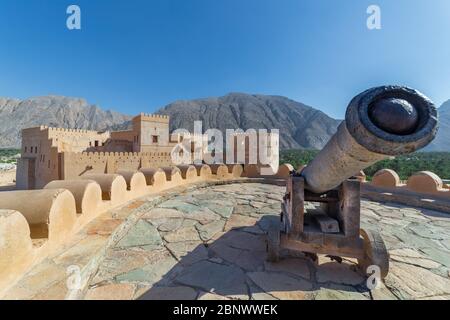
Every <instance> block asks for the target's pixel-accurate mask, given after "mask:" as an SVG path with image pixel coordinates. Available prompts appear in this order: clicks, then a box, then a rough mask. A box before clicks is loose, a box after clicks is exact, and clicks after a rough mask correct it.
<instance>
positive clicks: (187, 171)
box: [177, 165, 197, 180]
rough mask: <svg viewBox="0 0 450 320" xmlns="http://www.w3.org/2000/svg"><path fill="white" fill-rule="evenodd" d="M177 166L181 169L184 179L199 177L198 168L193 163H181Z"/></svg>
mask: <svg viewBox="0 0 450 320" xmlns="http://www.w3.org/2000/svg"><path fill="white" fill-rule="evenodd" d="M177 167H178V169H180V172H181V177H182V178H183V179H184V180H194V179H197V170H196V169H195V167H194V166H193V165H179V166H177Z"/></svg>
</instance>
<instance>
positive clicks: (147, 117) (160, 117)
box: [133, 113, 170, 123]
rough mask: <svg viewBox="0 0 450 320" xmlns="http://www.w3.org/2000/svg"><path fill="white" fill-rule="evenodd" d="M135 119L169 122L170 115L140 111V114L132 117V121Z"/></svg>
mask: <svg viewBox="0 0 450 320" xmlns="http://www.w3.org/2000/svg"><path fill="white" fill-rule="evenodd" d="M136 120H137V121H153V122H163V123H169V121H170V117H169V116H166V115H162V114H150V113H141V114H140V115H138V116H136V117H134V118H133V121H136Z"/></svg>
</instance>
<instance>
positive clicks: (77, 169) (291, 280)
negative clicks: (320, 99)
mask: <svg viewBox="0 0 450 320" xmlns="http://www.w3.org/2000/svg"><path fill="white" fill-rule="evenodd" d="M380 90H381V91H382V92H383V94H384V95H389V94H392V95H398V94H401V95H402V97H403V98H404V99H410V101H412V102H413V103H412V104H413V106H414V107H415V108H417V109H418V110H419V111H420V112H419V113H418V114H419V115H420V117H421V118H420V119H418V120H417V121H420V122H421V123H420V125H417V126H416V125H415V124H414V123H413V124H412V125H411V126H412V127H414V128H413V129H414V130H415V131H414V133H411V135H412V136H413V138H409V137H406V134H403V135H401V137H400V138H398V137H397V136H394V137H392V136H389V138H390V139H391V140H390V141H388V142H386V141H385V140H383V139H381V138H376V137H375V138H374V137H371V136H370V135H364V136H363V137H362V138H361V137H358V136H357V134H358V133H355V131H353V130H352V128H356V129H357V130H363V129H364V128H365V127H363V128H362V126H355V124H358V125H359V122H358V121H367V119H363V120H361V119H359V118H354V117H353V116H354V114H352V113H351V112H349V113H348V117H347V118H346V121H345V122H343V124H342V125H341V127H340V129H339V131H338V133H337V134H336V135H335V136H334V137H333V138H332V139H331V141H330V142H329V144H328V145H327V147H326V148H325V149H324V150H322V152H321V153H320V154H319V156H318V157H317V158H316V159H315V160H314V161H313V162H312V163H310V164H308V166H307V167H306V169H305V168H299V169H297V170H296V168H293V167H292V166H291V165H290V164H282V165H280V166H279V168H278V171H277V172H276V173H275V174H274V175H264V174H262V169H263V167H264V165H262V164H261V163H257V164H250V163H242V164H240V163H235V164H223V163H214V164H209V165H208V164H204V163H202V164H191V163H186V164H178V165H175V164H174V163H173V162H172V158H171V155H170V154H171V151H172V149H173V148H174V146H176V145H177V144H178V143H180V142H182V141H183V140H184V138H183V136H181V135H173V134H170V132H169V120H170V119H169V118H168V117H166V116H159V115H156V116H155V115H146V114H141V115H138V116H137V117H135V118H133V120H132V129H131V130H128V131H119V132H94V131H86V130H74V129H59V128H49V127H44V126H42V127H38V128H30V129H25V130H23V136H22V156H21V158H20V160H19V164H18V169H17V185H16V190H14V191H2V192H0V253H1V254H0V298H1V299H320V298H324V299H330V298H331V299H333V298H339V299H426V298H430V297H432V298H442V299H448V298H449V296H450V279H449V278H450V271H449V270H450V261H449V259H448V257H449V256H450V255H449V250H450V248H449V239H450V231H449V230H450V228H449V227H450V220H449V216H448V213H450V188H449V187H448V185H446V184H445V183H443V181H442V180H441V179H440V177H438V176H437V175H435V174H434V173H431V172H427V171H424V172H418V173H416V174H414V175H412V176H411V177H410V178H409V179H408V180H407V181H401V180H400V179H399V177H398V175H397V174H396V173H395V172H394V171H392V170H387V169H385V170H381V171H379V172H378V173H377V174H376V175H375V176H374V178H373V180H372V181H366V179H365V176H364V174H363V172H360V173H358V171H359V170H360V169H364V168H365V167H367V166H368V165H370V164H371V163H374V162H376V161H378V160H379V159H381V158H383V157H386V154H388V153H389V152H391V151H392V150H395V152H410V151H411V150H413V149H414V150H415V149H418V148H420V147H422V146H424V145H426V144H427V143H428V142H429V141H430V140H431V139H432V138H433V137H434V134H435V130H436V123H437V118H436V117H435V114H434V113H435V109H434V106H433V105H432V104H431V102H429V101H428V100H427V99H425V98H423V97H422V96H421V95H420V94H419V93H418V92H416V91H413V90H410V89H407V88H401V87H386V88H381V89H380V88H376V89H374V90H372V91H369V92H366V93H364V94H362V95H360V96H358V97H359V98H361V97H362V99H361V100H358V99H355V100H354V101H353V102H352V104H351V105H350V106H349V110H354V111H358V110H364V105H362V106H359V107H358V108H356V105H355V104H356V103H359V102H360V101H362V102H361V103H370V101H371V99H377V96H376V95H375V94H374V93H373V92H380ZM405 97H406V98H405ZM395 103H397V102H395ZM386 106H387V107H392V104H391V102H390V101H388V102H383V101H382V102H380V108H381V109H382V108H384V107H386ZM394 107H396V106H394ZM352 108H353V109H352ZM355 108H356V109H355ZM358 112H359V111H358ZM381 114H382V115H383V113H381ZM381 117H382V116H381ZM363 125H364V122H363ZM361 128H362V129H361ZM388 129H389V128H388ZM407 129H408V130H410V128H407ZM405 130H406V129H405ZM375 131H376V130H375ZM383 135H384V133H383V134H382V135H381V136H382V137H383V138H384V137H385V136H383ZM355 136H356V137H357V138H358V139H357V138H355ZM367 137H369V138H367ZM417 137H418V138H417ZM364 139H369V140H368V141H370V143H369V147H367V146H366V144H367V141H366V140H364ZM371 139H372V140H371ZM373 139H375V140H376V139H381V140H378V141H375V140H373ZM417 139H419V140H417ZM244 141H247V145H246V147H245V150H246V159H247V157H248V154H247V153H248V152H249V150H250V146H249V145H248V144H249V143H248V140H244ZM374 141H375V142H374ZM405 141H406V142H405ZM190 144H191V142H190V141H187V145H188V146H189V145H190ZM191 146H192V145H191ZM257 146H258V145H257ZM272 147H273V146H269V148H272ZM370 148H372V149H373V150H375V151H373V150H369V149H370ZM377 148H378V149H377ZM402 148H404V150H401V149H402ZM202 151H203V150H202ZM272 151H273V150H272ZM272 151H270V150H269V151H268V154H272V153H273V152H272ZM355 153H356V154H357V155H358V157H355ZM334 171H335V174H331V173H332V172H334ZM352 175H353V176H352ZM320 210H322V211H320ZM280 213H281V219H280ZM317 213H319V214H317ZM324 213H325V215H324ZM280 223H281V224H280ZM360 224H361V229H360V228H359V227H360ZM273 226H277V228H275V232H274V229H273ZM360 230H367V232H366V231H360ZM360 232H361V233H360ZM280 233H281V234H280ZM381 237H382V238H381ZM286 248H287V250H286ZM292 251H298V252H297V253H295V254H292ZM366 258H370V259H372V261H376V262H377V263H379V264H382V278H383V281H382V282H380V283H378V286H377V287H376V288H372V287H369V286H368V285H367V283H366V276H367V274H366V271H365V270H364V268H361V267H363V266H365V265H366V264H365V263H366V262H367V261H365V259H366ZM377 259H378V260H377ZM363 260H364V261H363ZM68 270H71V273H72V271H73V270H75V271H76V272H78V274H77V275H76V277H75V278H74V279H77V281H75V282H70V285H69V282H68V281H69V280H70V279H68Z"/></svg>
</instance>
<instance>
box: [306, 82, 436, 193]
mask: <svg viewBox="0 0 450 320" xmlns="http://www.w3.org/2000/svg"><path fill="white" fill-rule="evenodd" d="M437 129H438V116H437V110H436V107H435V105H434V104H433V102H431V101H430V99H428V98H427V97H426V96H424V95H423V94H422V93H420V92H418V91H417V90H414V89H410V88H406V87H400V86H385V87H377V88H373V89H369V90H367V91H365V92H363V93H361V94H359V95H358V96H356V97H355V98H353V100H352V101H351V102H350V104H349V106H348V108H347V113H346V116H345V121H344V122H342V123H341V124H340V126H339V128H338V131H337V133H336V134H335V135H334V136H333V137H332V138H331V140H330V141H329V142H328V143H327V145H326V146H325V148H324V149H323V150H322V151H321V152H320V153H319V154H318V155H317V157H316V158H314V160H313V161H312V162H311V163H310V164H308V166H307V167H305V169H304V170H303V171H302V173H301V175H302V176H303V177H304V179H305V183H306V186H305V187H306V189H308V190H310V191H312V192H315V193H324V192H326V191H329V190H332V189H334V188H336V187H337V186H339V185H340V184H341V183H342V182H343V181H344V180H346V179H348V178H350V177H352V176H353V175H355V174H356V173H357V172H359V171H361V170H363V169H365V168H367V167H369V166H371V165H372V164H374V163H376V162H378V161H380V160H383V159H386V158H388V157H390V156H397V155H402V154H408V153H411V152H414V151H416V150H419V149H421V148H423V147H425V146H426V145H428V144H429V143H430V142H431V141H432V140H433V139H434V137H435V136H436V133H437Z"/></svg>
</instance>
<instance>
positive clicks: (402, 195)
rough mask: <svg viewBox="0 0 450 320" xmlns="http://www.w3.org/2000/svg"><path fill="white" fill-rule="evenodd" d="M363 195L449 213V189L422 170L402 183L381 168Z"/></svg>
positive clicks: (391, 172) (436, 176)
mask: <svg viewBox="0 0 450 320" xmlns="http://www.w3.org/2000/svg"><path fill="white" fill-rule="evenodd" d="M362 193H363V195H364V196H366V197H367V198H369V199H372V200H375V201H389V202H399V203H404V204H407V205H412V206H416V207H422V208H427V209H434V210H439V211H443V212H448V213H450V188H449V186H448V185H446V184H445V183H444V182H443V181H442V179H441V178H440V177H439V176H438V175H436V174H435V173H433V172H430V171H420V172H416V173H414V174H413V175H411V176H410V177H409V178H408V179H407V180H405V181H402V180H401V179H400V177H399V175H398V174H397V172H395V171H394V170H391V169H382V170H380V171H378V172H377V173H375V175H374V176H373V179H372V181H370V182H366V183H364V184H362Z"/></svg>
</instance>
